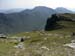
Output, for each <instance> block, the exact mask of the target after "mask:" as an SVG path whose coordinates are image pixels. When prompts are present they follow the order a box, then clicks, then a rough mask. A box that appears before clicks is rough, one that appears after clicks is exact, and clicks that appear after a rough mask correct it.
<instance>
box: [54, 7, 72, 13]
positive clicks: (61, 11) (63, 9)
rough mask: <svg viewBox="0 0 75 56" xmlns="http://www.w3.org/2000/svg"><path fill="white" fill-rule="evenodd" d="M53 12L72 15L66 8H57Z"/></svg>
mask: <svg viewBox="0 0 75 56" xmlns="http://www.w3.org/2000/svg"><path fill="white" fill-rule="evenodd" d="M55 11H56V12H57V13H73V12H72V11H70V10H68V9H66V8H63V7H58V8H56V9H55Z"/></svg>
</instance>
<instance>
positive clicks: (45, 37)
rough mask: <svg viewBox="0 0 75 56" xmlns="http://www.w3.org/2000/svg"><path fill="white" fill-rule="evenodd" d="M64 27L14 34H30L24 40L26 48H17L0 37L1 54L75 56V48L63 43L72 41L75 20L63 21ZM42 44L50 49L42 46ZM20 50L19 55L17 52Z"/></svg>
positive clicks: (6, 55) (19, 35)
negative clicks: (65, 45)
mask: <svg viewBox="0 0 75 56" xmlns="http://www.w3.org/2000/svg"><path fill="white" fill-rule="evenodd" d="M58 23H59V24H61V25H64V28H62V29H57V30H53V31H47V32H46V31H33V32H24V33H19V34H15V35H13V37H15V36H18V37H23V36H26V37H28V36H30V38H29V39H27V40H25V41H24V47H25V50H21V49H16V48H14V47H13V46H15V45H16V44H15V43H14V42H10V40H8V39H7V40H5V41H6V42H5V41H4V40H1V39H0V56H74V55H75V53H74V50H73V49H71V48H68V47H64V46H63V45H64V44H66V43H70V42H71V39H72V36H71V33H72V32H75V22H68V21H61V22H58ZM42 46H44V47H47V48H48V49H49V50H48V49H44V48H41V47H42ZM17 51H19V53H18V54H17V55H15V53H16V52H17Z"/></svg>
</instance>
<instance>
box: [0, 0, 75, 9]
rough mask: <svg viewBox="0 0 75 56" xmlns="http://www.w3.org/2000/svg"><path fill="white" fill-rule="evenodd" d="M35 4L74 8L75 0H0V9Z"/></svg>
mask: <svg viewBox="0 0 75 56" xmlns="http://www.w3.org/2000/svg"><path fill="white" fill-rule="evenodd" d="M35 6H47V7H50V8H56V7H65V8H69V9H73V10H74V9H75V0H0V9H14V8H34V7H35Z"/></svg>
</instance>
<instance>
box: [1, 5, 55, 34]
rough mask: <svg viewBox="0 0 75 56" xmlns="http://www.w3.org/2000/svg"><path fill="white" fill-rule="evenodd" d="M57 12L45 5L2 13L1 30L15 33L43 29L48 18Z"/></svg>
mask: <svg viewBox="0 0 75 56" xmlns="http://www.w3.org/2000/svg"><path fill="white" fill-rule="evenodd" d="M55 13H56V11H55V10H53V9H51V8H47V7H44V6H38V7H35V8H34V9H32V10H29V9H26V10H23V11H21V12H18V13H17V12H14V13H7V14H4V13H0V25H1V28H0V32H1V33H15V32H24V31H32V30H42V29H44V26H45V24H46V20H47V18H48V17H49V16H50V15H52V14H55ZM5 22H6V23H5Z"/></svg>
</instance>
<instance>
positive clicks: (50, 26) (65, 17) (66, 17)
mask: <svg viewBox="0 0 75 56" xmlns="http://www.w3.org/2000/svg"><path fill="white" fill-rule="evenodd" d="M73 15H74V14H68V13H65V14H53V15H52V16H51V17H49V18H48V19H47V22H46V26H45V30H46V31H49V30H54V29H59V28H61V27H62V26H61V25H60V24H59V23H58V22H59V21H70V22H75V21H74V20H75V19H74V18H75V17H73Z"/></svg>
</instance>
